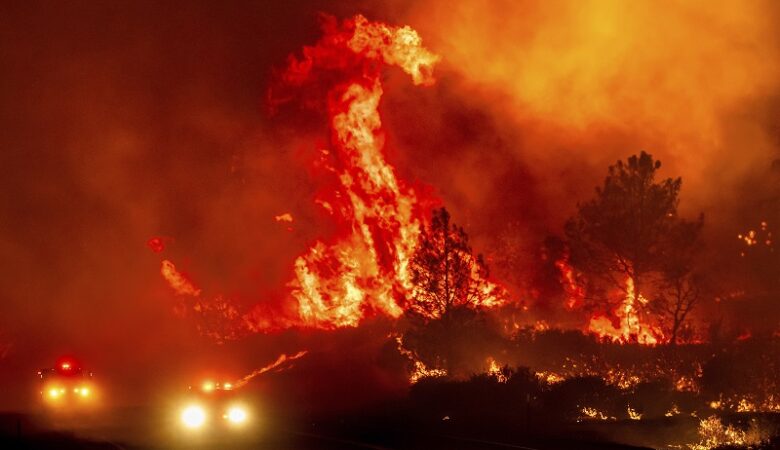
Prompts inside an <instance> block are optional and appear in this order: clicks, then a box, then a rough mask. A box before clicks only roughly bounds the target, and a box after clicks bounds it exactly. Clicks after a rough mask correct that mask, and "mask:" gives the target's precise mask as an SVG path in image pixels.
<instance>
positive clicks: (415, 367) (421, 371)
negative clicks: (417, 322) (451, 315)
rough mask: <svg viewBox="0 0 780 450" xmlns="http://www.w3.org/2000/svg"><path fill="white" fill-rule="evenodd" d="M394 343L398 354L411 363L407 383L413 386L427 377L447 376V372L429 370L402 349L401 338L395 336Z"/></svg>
mask: <svg viewBox="0 0 780 450" xmlns="http://www.w3.org/2000/svg"><path fill="white" fill-rule="evenodd" d="M395 342H396V344H397V348H398V353H400V354H402V355H403V356H406V357H407V358H408V359H409V361H411V362H412V370H411V372H410V373H409V383H411V384H414V383H417V382H418V381H420V380H421V379H423V378H427V377H444V376H447V371H446V370H444V369H431V368H429V367H428V366H426V365H425V363H423V362H422V361H420V358H418V357H417V355H416V354H415V353H414V352H413V351H411V350H409V349H408V348H406V347H404V341H403V336H395Z"/></svg>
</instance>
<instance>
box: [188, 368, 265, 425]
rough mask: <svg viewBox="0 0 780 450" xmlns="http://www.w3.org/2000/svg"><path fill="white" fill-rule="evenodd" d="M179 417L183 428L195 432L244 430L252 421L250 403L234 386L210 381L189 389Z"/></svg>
mask: <svg viewBox="0 0 780 450" xmlns="http://www.w3.org/2000/svg"><path fill="white" fill-rule="evenodd" d="M179 418H180V421H181V425H182V426H183V427H184V428H185V429H188V430H191V431H197V430H203V429H212V430H213V429H217V428H225V429H230V430H240V429H243V428H245V427H246V426H248V425H249V423H250V421H251V417H250V412H249V407H248V404H247V401H246V399H244V398H243V397H242V396H241V395H240V393H239V390H238V389H237V388H236V387H235V386H234V385H233V384H232V383H229V382H224V383H219V382H214V381H209V380H207V381H204V382H203V383H201V384H200V385H196V386H189V387H188V389H187V395H186V398H185V401H184V402H183V404H182V408H181V410H180V415H179Z"/></svg>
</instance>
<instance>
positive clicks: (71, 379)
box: [38, 358, 95, 408]
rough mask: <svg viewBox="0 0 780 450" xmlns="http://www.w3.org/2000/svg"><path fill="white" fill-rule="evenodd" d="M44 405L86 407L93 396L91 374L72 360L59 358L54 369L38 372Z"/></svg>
mask: <svg viewBox="0 0 780 450" xmlns="http://www.w3.org/2000/svg"><path fill="white" fill-rule="evenodd" d="M38 377H39V379H40V395H41V400H42V401H43V403H44V405H46V406H49V407H55V408H60V407H62V408H75V407H79V406H82V405H87V404H89V403H90V401H91V400H92V398H93V396H94V395H95V392H94V385H93V382H92V378H93V374H92V372H86V371H84V369H83V368H82V367H81V365H80V364H79V363H78V362H77V361H76V360H75V359H73V358H60V359H58V360H57V362H56V364H55V365H54V367H51V368H47V369H41V370H39V371H38Z"/></svg>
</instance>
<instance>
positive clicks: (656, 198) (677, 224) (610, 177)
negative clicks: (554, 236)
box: [565, 152, 703, 336]
mask: <svg viewBox="0 0 780 450" xmlns="http://www.w3.org/2000/svg"><path fill="white" fill-rule="evenodd" d="M660 167H661V162H660V161H657V160H654V159H653V157H652V156H651V155H650V154H648V153H645V152H641V153H640V154H639V155H638V156H637V155H634V156H631V157H629V158H628V160H627V161H626V162H623V161H618V162H617V163H616V164H615V165H612V166H610V167H609V173H608V174H607V177H606V179H605V180H604V185H603V186H602V187H598V188H596V196H595V198H593V199H592V200H590V201H588V202H586V203H582V204H580V205H579V206H578V210H577V213H576V214H575V215H574V217H572V218H571V219H569V221H567V223H566V226H565V232H566V237H567V239H568V245H569V248H570V251H571V260H572V264H573V265H574V266H575V267H576V268H577V269H578V270H580V271H581V272H582V273H584V274H585V275H586V276H587V277H588V279H589V280H590V286H589V291H590V299H591V300H602V301H608V300H607V295H606V291H607V290H608V289H614V288H617V289H620V290H623V291H624V292H625V291H626V285H627V284H626V279H627V278H631V279H632V280H633V284H634V293H635V296H636V298H643V297H644V294H647V293H649V292H652V291H653V290H656V292H657V291H658V290H659V289H662V290H664V291H665V292H666V295H665V296H659V297H658V299H657V302H660V301H662V300H665V301H666V302H667V303H673V302H677V303H678V305H679V308H672V320H673V321H674V322H679V323H677V324H676V325H673V326H672V328H673V329H674V333H672V334H673V335H675V336H676V332H677V331H678V330H679V327H680V324H681V322H682V320H684V319H685V317H686V316H687V314H688V312H690V309H691V308H692V307H693V305H694V304H695V301H696V299H697V298H698V292H697V290H696V289H694V288H693V285H692V284H691V283H692V282H693V278H691V277H690V274H691V271H692V257H693V256H692V255H693V254H694V253H695V249H696V247H697V242H698V237H699V234H700V230H701V226H702V223H703V219H702V218H701V217H700V218H699V219H698V220H697V221H686V220H684V219H681V218H680V217H678V215H677V206H678V203H679V199H678V195H679V192H680V187H681V186H682V179H681V178H676V179H672V178H667V179H664V180H661V181H656V180H655V178H656V173H657V171H658V169H660ZM674 292H676V294H675V295H671V294H670V293H674ZM694 294H695V295H694ZM692 299H693V300H692ZM661 309H663V308H660V307H659V308H657V309H656V311H660V310H661ZM675 311H676V313H675Z"/></svg>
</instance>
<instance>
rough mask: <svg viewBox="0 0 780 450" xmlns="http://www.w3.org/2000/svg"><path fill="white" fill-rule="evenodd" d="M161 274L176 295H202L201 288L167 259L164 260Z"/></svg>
mask: <svg viewBox="0 0 780 450" xmlns="http://www.w3.org/2000/svg"><path fill="white" fill-rule="evenodd" d="M160 273H161V274H162V276H163V278H165V281H167V282H168V284H169V285H170V286H171V288H172V289H173V290H174V291H175V292H176V294H178V295H186V296H190V297H198V296H199V295H200V288H198V287H197V286H195V285H194V284H193V283H192V281H190V280H189V278H187V276H186V275H184V274H183V273H181V272H179V271H178V270H176V266H175V265H174V264H173V263H172V262H170V261H168V260H167V259H165V260H163V262H162V266H161V267H160Z"/></svg>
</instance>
